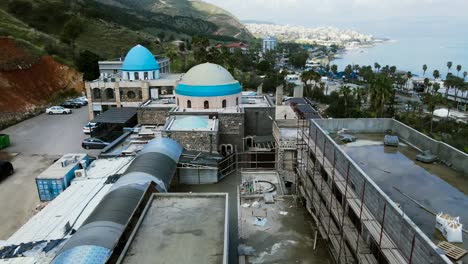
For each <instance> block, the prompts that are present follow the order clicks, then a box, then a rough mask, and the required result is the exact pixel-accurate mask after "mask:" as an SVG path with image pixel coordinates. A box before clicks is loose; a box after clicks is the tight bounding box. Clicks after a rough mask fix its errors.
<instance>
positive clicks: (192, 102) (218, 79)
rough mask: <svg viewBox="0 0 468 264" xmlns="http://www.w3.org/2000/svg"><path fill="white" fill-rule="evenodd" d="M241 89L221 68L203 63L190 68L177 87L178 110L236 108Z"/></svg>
mask: <svg viewBox="0 0 468 264" xmlns="http://www.w3.org/2000/svg"><path fill="white" fill-rule="evenodd" d="M241 92H242V87H241V85H240V84H239V82H238V81H236V80H235V79H234V78H233V77H232V75H231V74H230V73H229V72H228V71H227V70H226V69H225V68H223V67H222V66H220V65H217V64H213V63H203V64H199V65H197V66H194V67H193V68H191V69H190V70H189V71H188V72H187V73H186V74H185V75H184V76H183V77H182V80H181V81H180V82H179V84H178V85H177V88H176V91H175V94H176V99H177V105H178V106H179V108H185V109H188V108H193V109H221V108H228V107H237V106H238V105H239V102H240V100H241Z"/></svg>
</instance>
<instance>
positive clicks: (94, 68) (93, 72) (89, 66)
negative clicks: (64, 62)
mask: <svg viewBox="0 0 468 264" xmlns="http://www.w3.org/2000/svg"><path fill="white" fill-rule="evenodd" d="M99 59H100V58H99V55H97V54H95V53H93V52H91V51H89V50H85V51H83V52H80V54H79V55H78V57H77V58H76V61H75V64H76V67H77V68H78V70H79V71H80V72H82V73H83V79H84V80H85V81H94V80H96V79H97V78H99V64H98V62H99Z"/></svg>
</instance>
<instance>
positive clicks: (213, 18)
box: [99, 0, 252, 40]
mask: <svg viewBox="0 0 468 264" xmlns="http://www.w3.org/2000/svg"><path fill="white" fill-rule="evenodd" d="M99 1H100V2H103V3H107V4H114V5H117V6H120V7H125V8H128V9H132V8H137V9H139V10H146V11H151V12H153V13H155V14H166V15H170V16H185V17H191V18H196V19H201V20H206V21H209V22H212V23H213V24H215V25H216V26H217V28H216V30H215V31H213V32H212V34H214V35H220V36H230V37H234V38H238V39H244V40H245V39H250V38H251V37H252V36H251V35H250V33H249V32H248V30H247V29H246V28H245V27H244V25H243V24H242V23H241V22H240V21H239V20H238V19H237V18H236V17H235V16H234V15H232V14H231V13H229V12H227V11H226V10H224V9H222V8H219V7H217V6H215V5H212V4H210V3H206V2H203V1H200V0H99Z"/></svg>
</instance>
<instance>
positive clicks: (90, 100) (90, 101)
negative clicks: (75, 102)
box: [85, 82, 94, 120]
mask: <svg viewBox="0 0 468 264" xmlns="http://www.w3.org/2000/svg"><path fill="white" fill-rule="evenodd" d="M85 90H86V98H87V99H88V115H89V120H93V119H94V112H93V93H92V89H91V86H90V85H89V83H88V82H86V83H85Z"/></svg>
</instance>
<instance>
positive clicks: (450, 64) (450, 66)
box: [447, 61, 453, 74]
mask: <svg viewBox="0 0 468 264" xmlns="http://www.w3.org/2000/svg"><path fill="white" fill-rule="evenodd" d="M452 64H453V63H452V62H451V61H449V62H447V69H448V71H447V74H448V73H449V72H450V69H451V68H452Z"/></svg>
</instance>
